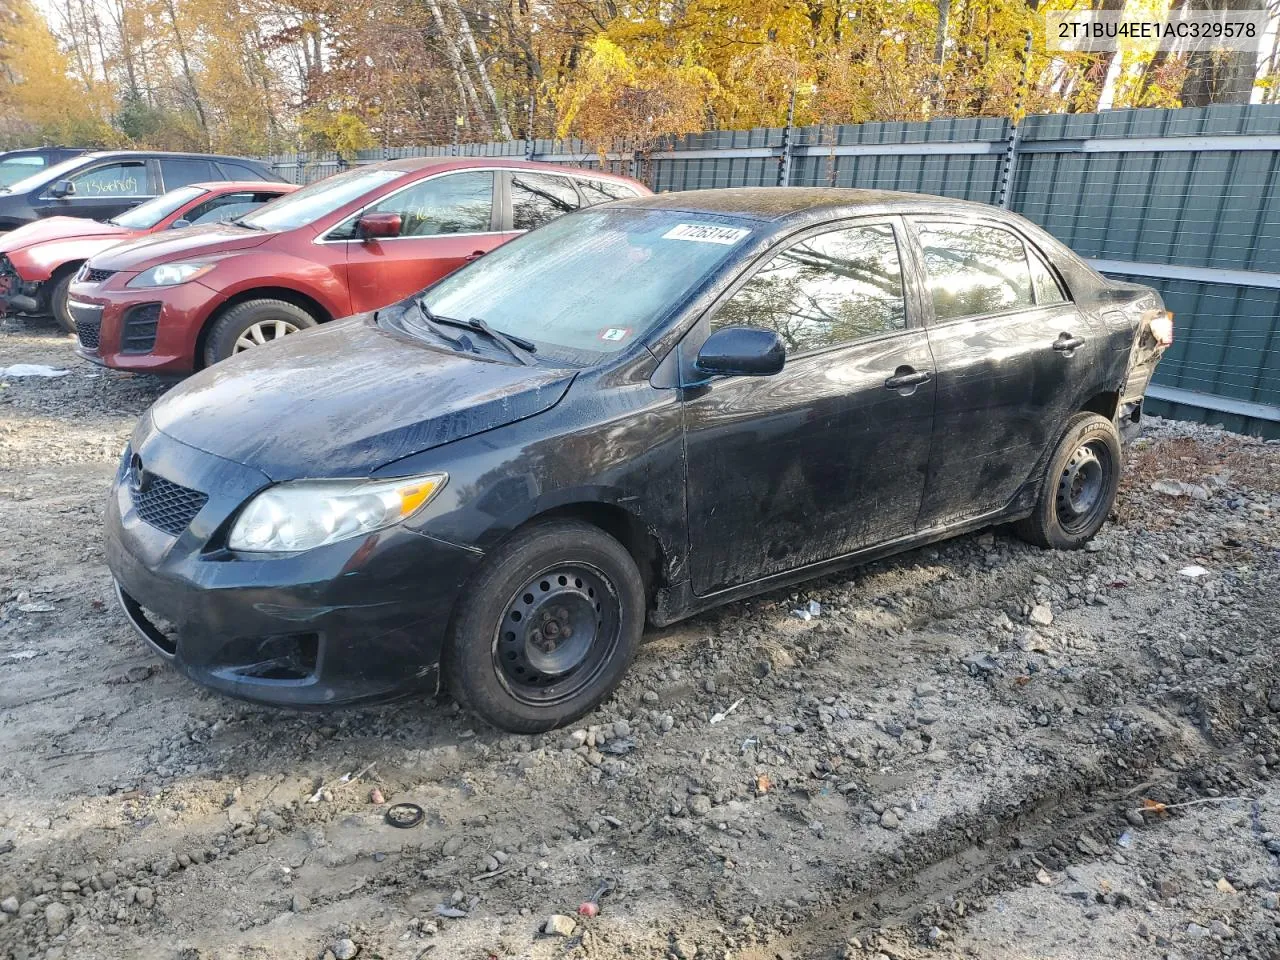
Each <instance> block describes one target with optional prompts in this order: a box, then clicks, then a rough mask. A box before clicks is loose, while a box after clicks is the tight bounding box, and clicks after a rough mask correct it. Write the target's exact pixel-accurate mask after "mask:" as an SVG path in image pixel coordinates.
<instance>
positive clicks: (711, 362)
mask: <svg viewBox="0 0 1280 960" xmlns="http://www.w3.org/2000/svg"><path fill="white" fill-rule="evenodd" d="M786 361H787V348H786V347H784V346H783V345H782V338H781V337H779V336H778V335H777V333H775V332H774V331H772V330H761V329H759V328H757V327H725V328H724V329H723V330H717V331H716V332H715V333H713V334H711V336H709V337H707V340H706V343H704V344H703V345H702V349H701V350H699V351H698V359H697V360H696V361H695V362H694V366H695V367H696V368H697V369H698V372H700V373H706V374H711V375H713V376H725V377H771V376H773V375H774V374H775V373H779V372H780V371H781V370H782V366H783V364H784V363H786Z"/></svg>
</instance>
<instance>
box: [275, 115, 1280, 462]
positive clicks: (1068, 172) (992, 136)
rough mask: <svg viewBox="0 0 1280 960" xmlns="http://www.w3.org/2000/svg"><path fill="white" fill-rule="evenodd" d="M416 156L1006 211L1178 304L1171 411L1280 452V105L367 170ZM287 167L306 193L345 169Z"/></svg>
mask: <svg viewBox="0 0 1280 960" xmlns="http://www.w3.org/2000/svg"><path fill="white" fill-rule="evenodd" d="M409 156H494V157H497V156H505V157H524V158H528V159H533V160H540V161H544V162H552V163H566V164H574V165H578V166H589V167H600V166H605V167H607V168H609V169H611V170H613V171H615V172H618V173H625V174H629V175H631V176H634V177H637V178H639V179H642V180H644V181H645V182H646V183H648V184H649V185H650V186H651V187H652V188H653V189H655V190H659V191H666V190H701V189H709V188H715V187H735V186H788V185H789V186H817V185H822V186H839V187H871V188H879V189H886V190H908V191H915V192H919V193H933V194H941V195H944V196H949V197H960V198H964V199H968V200H977V201H981V202H983V203H997V204H999V203H1003V205H1005V206H1007V207H1009V208H1010V209H1012V210H1014V211H1016V212H1018V213H1021V214H1022V215H1024V216H1026V217H1027V218H1029V219H1031V220H1033V221H1035V222H1036V223H1038V224H1040V225H1041V226H1043V227H1044V228H1045V229H1047V230H1048V231H1049V232H1050V233H1052V234H1054V235H1055V236H1057V237H1059V238H1060V239H1061V240H1062V241H1063V242H1065V243H1066V244H1067V245H1068V246H1070V247H1071V248H1072V249H1074V250H1076V251H1077V252H1078V253H1080V254H1081V255H1082V256H1084V257H1086V258H1088V259H1089V260H1090V261H1091V262H1092V263H1093V264H1094V266H1095V267H1097V268H1098V269H1099V270H1101V271H1102V272H1103V273H1106V274H1108V275H1110V276H1115V277H1119V278H1123V279H1132V280H1136V281H1138V282H1140V283H1147V284H1150V285H1151V286H1153V287H1155V288H1157V289H1158V290H1160V292H1161V294H1162V295H1163V296H1164V298H1165V301H1166V303H1167V304H1168V305H1169V308H1170V309H1171V310H1173V311H1174V314H1175V324H1176V328H1177V338H1176V340H1175V343H1174V346H1173V348H1172V349H1171V350H1170V352H1169V353H1168V354H1167V355H1166V357H1165V359H1164V361H1163V362H1162V363H1161V365H1160V368H1159V371H1158V373H1157V375H1156V381H1155V383H1154V384H1153V386H1152V388H1151V391H1150V396H1151V397H1152V398H1153V399H1154V401H1155V402H1154V403H1153V404H1152V407H1153V409H1155V410H1156V411H1158V412H1163V413H1166V414H1168V415H1172V416H1177V417H1180V418H1183V419H1194V420H1200V421H1205V422H1211V423H1222V424H1223V425H1225V426H1226V427H1228V428H1230V429H1233V430H1238V431H1242V432H1247V433H1256V434H1260V435H1264V436H1269V437H1280V106H1214V107H1206V108H1202V109H1188V110H1117V111H1111V112H1107V113H1099V114H1068V115H1049V116H1032V117H1028V118H1027V119H1026V120H1025V121H1024V122H1023V123H1022V124H1021V125H1020V126H1019V127H1018V128H1017V129H1014V128H1013V127H1012V125H1011V124H1010V123H1009V122H1008V121H1006V120H1000V119H987V118H978V119H957V120H937V121H932V122H928V123H868V124H861V125H856V126H855V125H848V126H825V127H800V128H761V129H755V130H739V131H724V132H715V133H703V134H695V135H692V136H688V137H684V138H681V139H679V140H676V141H673V142H669V143H664V144H662V145H660V146H659V147H658V148H656V149H650V150H645V151H635V150H631V149H626V148H619V149H615V150H613V151H611V152H609V153H607V154H605V156H604V157H603V158H602V157H601V156H600V155H599V154H598V153H597V152H596V151H595V150H593V149H592V148H591V147H590V146H589V145H587V144H585V143H582V142H580V141H573V140H555V141H552V140H538V141H532V142H525V141H512V142H506V143H486V144H462V145H455V146H443V147H409V148H393V149H389V150H373V151H366V152H363V153H361V154H360V155H358V156H357V158H356V159H355V161H354V162H355V163H372V162H376V161H378V160H382V159H390V158H399V157H409ZM271 162H272V163H273V165H274V167H275V169H276V170H277V171H278V172H280V173H281V174H283V175H285V176H287V177H289V178H290V179H293V180H295V181H298V182H301V181H308V182H309V181H311V180H314V179H317V178H319V177H321V176H327V175H328V174H330V173H333V172H335V171H336V170H338V169H340V167H341V166H343V165H344V164H343V163H342V161H340V160H339V159H338V158H337V157H336V156H335V155H332V154H330V155H323V156H306V155H298V156H288V157H273V158H271ZM1006 178H1007V188H1006V189H1002V186H1003V185H1004V184H1005V180H1006Z"/></svg>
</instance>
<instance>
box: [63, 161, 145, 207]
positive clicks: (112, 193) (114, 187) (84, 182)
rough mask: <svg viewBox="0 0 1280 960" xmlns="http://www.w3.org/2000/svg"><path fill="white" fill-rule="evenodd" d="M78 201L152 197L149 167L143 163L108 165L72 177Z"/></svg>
mask: <svg viewBox="0 0 1280 960" xmlns="http://www.w3.org/2000/svg"><path fill="white" fill-rule="evenodd" d="M71 182H72V184H74V185H75V188H76V189H75V194H74V196H75V197H76V198H77V199H82V200H93V199H96V198H99V197H150V196H152V195H153V194H152V191H151V187H150V184H149V183H148V177H147V165H146V164H145V163H143V162H141V161H133V162H126V163H108V164H104V165H102V166H100V167H93V168H92V169H89V170H86V171H85V172H84V173H78V174H76V175H75V176H73V177H71Z"/></svg>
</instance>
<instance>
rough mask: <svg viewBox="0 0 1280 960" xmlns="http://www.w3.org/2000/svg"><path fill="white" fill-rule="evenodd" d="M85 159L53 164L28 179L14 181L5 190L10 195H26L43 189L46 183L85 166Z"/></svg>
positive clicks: (82, 157)
mask: <svg viewBox="0 0 1280 960" xmlns="http://www.w3.org/2000/svg"><path fill="white" fill-rule="evenodd" d="M86 159H87V158H86V157H84V156H83V155H82V156H79V157H72V158H71V159H70V160H63V161H62V162H61V163H55V164H54V165H53V166H52V167H45V168H43V169H42V170H41V171H40V172H39V173H33V174H31V176H29V177H25V178H23V179H22V180H18V181H15V182H14V183H12V184H10V185H9V186H8V187H7V188H6V189H7V190H8V191H9V192H10V193H28V192H29V191H31V190H35V189H36V188H37V187H43V186H44V185H45V184H46V183H53V181H55V180H62V179H65V178H66V176H67V174H69V173H72V172H73V171H75V170H79V169H80V168H81V167H82V166H84V164H85V160H86Z"/></svg>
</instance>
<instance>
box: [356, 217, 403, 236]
mask: <svg viewBox="0 0 1280 960" xmlns="http://www.w3.org/2000/svg"><path fill="white" fill-rule="evenodd" d="M400 226H401V223H400V214H398V213H366V214H365V215H364V216H363V217H361V218H360V219H359V220H357V221H356V233H357V234H358V235H359V236H360V239H362V240H375V239H378V238H381V237H398V236H400Z"/></svg>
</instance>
